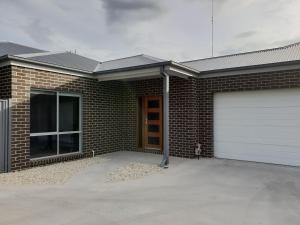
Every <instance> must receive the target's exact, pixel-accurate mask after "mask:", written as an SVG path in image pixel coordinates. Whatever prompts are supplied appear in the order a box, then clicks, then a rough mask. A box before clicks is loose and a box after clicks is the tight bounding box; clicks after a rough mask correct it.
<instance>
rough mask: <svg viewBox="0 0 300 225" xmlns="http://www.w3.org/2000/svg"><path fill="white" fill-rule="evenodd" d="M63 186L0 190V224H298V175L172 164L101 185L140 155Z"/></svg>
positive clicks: (255, 167) (253, 166)
mask: <svg viewBox="0 0 300 225" xmlns="http://www.w3.org/2000/svg"><path fill="white" fill-rule="evenodd" d="M105 157H107V158H110V159H111V160H109V161H105V162H103V163H100V164H97V165H93V166H91V167H89V168H87V169H85V170H84V171H82V172H81V173H79V174H77V175H76V176H74V177H73V178H72V179H71V180H69V181H68V182H67V183H66V184H64V185H39V186H37V185H36V186H18V187H8V186H2V187H0V224H1V225H2V224H5V225H7V224H10V225H15V224H22V225H24V224H30V225H41V224H42V225H48V224H51V225H53V224H55V225H60V224H70V225H77V224H80V225H83V224H95V225H96V224H97V225H99V224H105V225H109V224H122V225H127V224H128V225H129V224H130V225H135V224H136V225H144V224H151V225H153V224H164V225H165V224H172V225H176V224H178V225H189V224H212V225H218V224H228V225H234V224H237V225H243V224H251V225H252V224H270V225H276V224H284V225H288V224H300V213H299V212H300V168H293V167H284V166H276V165H266V164H258V163H248V162H239V161H231V160H218V159H201V160H199V161H198V160H188V159H180V158H172V159H171V166H170V168H169V169H168V170H164V171H163V173H157V174H153V175H149V176H146V177H143V178H141V179H137V180H129V181H120V182H107V181H106V177H107V174H108V173H109V172H111V171H113V170H114V169H116V168H119V167H122V166H125V165H128V164H129V163H130V162H142V163H154V162H157V163H159V162H160V159H161V156H159V155H152V154H146V153H133V152H117V153H112V154H107V155H105Z"/></svg>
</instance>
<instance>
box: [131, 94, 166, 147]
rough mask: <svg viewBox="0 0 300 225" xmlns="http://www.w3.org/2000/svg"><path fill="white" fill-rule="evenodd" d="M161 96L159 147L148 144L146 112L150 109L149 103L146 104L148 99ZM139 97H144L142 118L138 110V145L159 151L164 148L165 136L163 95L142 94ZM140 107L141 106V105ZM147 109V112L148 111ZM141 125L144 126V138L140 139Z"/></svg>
mask: <svg viewBox="0 0 300 225" xmlns="http://www.w3.org/2000/svg"><path fill="white" fill-rule="evenodd" d="M157 98H159V100H160V107H159V109H160V112H159V113H160V120H159V122H158V125H159V126H160V132H159V133H160V134H159V136H158V137H159V138H160V144H159V147H157V145H147V144H146V141H147V140H146V138H147V137H148V136H147V133H148V132H147V131H146V126H147V125H146V124H145V122H146V116H147V115H146V113H147V112H149V110H147V105H146V102H147V100H148V99H157ZM139 99H142V106H141V110H142V111H141V114H142V118H140V112H139V110H140V109H139V110H138V112H137V139H136V140H137V146H138V148H140V149H143V150H159V151H162V150H163V136H164V134H163V133H164V132H163V121H164V114H163V96H161V95H151V96H141V97H139ZM139 108H140V107H139ZM146 111H147V112H146ZM151 111H152V110H150V112H151ZM140 119H141V121H142V124H141V122H140ZM140 126H142V140H140V135H139V132H140ZM140 143H141V145H140Z"/></svg>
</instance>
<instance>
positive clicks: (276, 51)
mask: <svg viewBox="0 0 300 225" xmlns="http://www.w3.org/2000/svg"><path fill="white" fill-rule="evenodd" d="M298 60H300V42H298V43H295V44H291V45H287V46H283V47H279V48H273V49H265V50H261V51H253V52H246V53H240V54H234V55H225V56H220V57H213V58H206V59H199V60H193V61H187V62H182V63H181V64H183V65H185V66H189V67H191V68H194V69H197V70H199V71H200V72H209V71H214V70H223V69H231V68H240V67H248V66H257V65H265V64H272V63H283V62H291V61H298Z"/></svg>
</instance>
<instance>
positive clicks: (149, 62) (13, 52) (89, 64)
mask: <svg viewBox="0 0 300 225" xmlns="http://www.w3.org/2000/svg"><path fill="white" fill-rule="evenodd" d="M6 55H9V56H13V57H17V58H18V59H19V60H26V59H27V60H30V62H37V63H38V62H41V63H44V64H48V65H52V66H59V67H64V68H68V69H70V70H77V71H78V70H79V71H81V72H86V73H90V74H92V73H97V74H102V73H109V72H116V71H124V70H133V69H137V68H146V67H152V66H158V65H159V66H160V65H168V64H172V65H176V66H177V67H180V68H184V69H186V70H189V71H192V70H193V69H194V70H195V71H193V72H194V73H198V72H200V73H201V72H204V73H205V72H210V71H216V70H226V69H239V68H243V67H249V66H259V65H266V64H271V65H272V64H274V63H276V64H277V63H284V62H295V61H296V62H300V42H299V43H295V44H291V45H287V46H284V47H280V48H273V49H266V50H261V51H253V52H246V53H241V54H234V55H226V56H220V57H213V58H206V59H199V60H194V61H187V62H181V63H174V62H172V61H170V60H164V59H159V58H155V57H152V56H148V55H136V56H131V57H127V58H121V59H116V60H110V61H105V62H99V61H96V60H93V59H90V58H86V57H84V56H80V55H78V54H74V53H71V52H56V53H55V52H47V51H44V50H40V49H36V48H31V47H27V46H24V45H19V44H15V43H11V42H0V57H1V56H3V57H5V56H6ZM3 57H2V58H3Z"/></svg>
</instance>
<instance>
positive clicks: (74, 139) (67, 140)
mask: <svg viewBox="0 0 300 225" xmlns="http://www.w3.org/2000/svg"><path fill="white" fill-rule="evenodd" d="M71 152H79V134H61V135H59V153H60V154H65V153H71Z"/></svg>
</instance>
